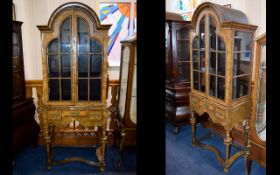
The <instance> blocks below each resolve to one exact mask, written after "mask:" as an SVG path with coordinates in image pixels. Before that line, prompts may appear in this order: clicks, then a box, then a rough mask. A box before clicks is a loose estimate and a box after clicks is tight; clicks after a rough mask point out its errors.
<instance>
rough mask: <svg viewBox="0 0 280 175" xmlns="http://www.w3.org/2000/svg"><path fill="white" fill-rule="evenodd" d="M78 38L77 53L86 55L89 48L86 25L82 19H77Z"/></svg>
mask: <svg viewBox="0 0 280 175" xmlns="http://www.w3.org/2000/svg"><path fill="white" fill-rule="evenodd" d="M78 38H79V45H78V52H79V53H87V52H88V46H89V33H88V24H87V23H86V22H85V21H84V20H83V19H82V18H78Z"/></svg>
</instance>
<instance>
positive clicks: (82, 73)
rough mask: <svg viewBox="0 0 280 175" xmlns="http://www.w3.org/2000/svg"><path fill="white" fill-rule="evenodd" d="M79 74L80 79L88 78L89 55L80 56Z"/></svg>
mask: <svg viewBox="0 0 280 175" xmlns="http://www.w3.org/2000/svg"><path fill="white" fill-rule="evenodd" d="M78 72H79V77H88V55H79V58H78Z"/></svg>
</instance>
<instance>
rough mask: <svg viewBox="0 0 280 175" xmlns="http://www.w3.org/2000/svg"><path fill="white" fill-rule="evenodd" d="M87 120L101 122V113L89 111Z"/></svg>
mask: <svg viewBox="0 0 280 175" xmlns="http://www.w3.org/2000/svg"><path fill="white" fill-rule="evenodd" d="M89 118H90V119H91V120H98V121H100V120H102V111H90V112H89Z"/></svg>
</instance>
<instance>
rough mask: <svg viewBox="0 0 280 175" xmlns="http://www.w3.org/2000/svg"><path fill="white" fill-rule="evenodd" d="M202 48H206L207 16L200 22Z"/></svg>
mask: <svg viewBox="0 0 280 175" xmlns="http://www.w3.org/2000/svg"><path fill="white" fill-rule="evenodd" d="M199 36H200V48H205V17H203V18H202V19H201V20H200V24H199Z"/></svg>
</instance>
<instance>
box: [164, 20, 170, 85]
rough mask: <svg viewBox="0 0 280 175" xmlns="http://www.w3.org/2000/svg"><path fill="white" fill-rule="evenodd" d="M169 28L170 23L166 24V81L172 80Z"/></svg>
mask: <svg viewBox="0 0 280 175" xmlns="http://www.w3.org/2000/svg"><path fill="white" fill-rule="evenodd" d="M169 37H170V36H169V26H168V23H165V78H166V80H170V75H169V60H168V57H169V55H168V54H169V42H170V38H169Z"/></svg>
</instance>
